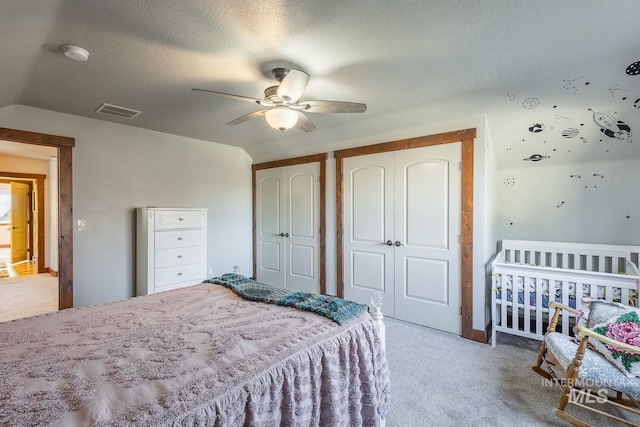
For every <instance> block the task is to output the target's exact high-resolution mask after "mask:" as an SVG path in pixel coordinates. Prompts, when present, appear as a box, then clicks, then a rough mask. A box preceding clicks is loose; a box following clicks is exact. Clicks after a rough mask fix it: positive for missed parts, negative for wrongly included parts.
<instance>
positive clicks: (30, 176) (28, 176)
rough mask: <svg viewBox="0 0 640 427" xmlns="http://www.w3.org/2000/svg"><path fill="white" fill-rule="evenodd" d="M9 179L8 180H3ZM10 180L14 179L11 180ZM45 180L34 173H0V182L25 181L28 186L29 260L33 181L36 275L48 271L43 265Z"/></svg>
mask: <svg viewBox="0 0 640 427" xmlns="http://www.w3.org/2000/svg"><path fill="white" fill-rule="evenodd" d="M3 178H9V179H3ZM11 178H16V179H14V180H12V179H11ZM46 178H47V176H46V175H42V174H34V173H14V172H0V182H4V181H7V182H11V181H13V182H25V181H27V182H26V183H27V185H29V193H30V194H29V206H30V208H31V209H32V210H31V212H29V218H30V221H29V225H28V227H29V249H30V253H29V255H30V257H29V260H31V259H32V258H33V218H31V214H32V213H33V205H32V204H33V198H32V197H31V192H32V191H33V181H35V185H36V195H37V196H38V198H37V199H36V209H37V210H38V217H37V218H36V221H37V222H38V266H37V270H38V273H46V272H47V271H48V270H47V268H46V266H45V265H44V258H45V253H46V249H45V244H44V238H45V233H44V208H45V205H44V180H45V179H46Z"/></svg>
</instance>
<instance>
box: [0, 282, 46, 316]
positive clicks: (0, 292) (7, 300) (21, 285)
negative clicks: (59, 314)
mask: <svg viewBox="0 0 640 427" xmlns="http://www.w3.org/2000/svg"><path fill="white" fill-rule="evenodd" d="M0 299H1V300H2V304H0V322H6V321H7V320H13V319H19V318H22V317H28V316H35V315H37V314H44V313H50V312H52V311H58V278H57V277H53V276H51V275H50V274H47V273H42V274H37V275H32V276H22V277H7V278H3V279H0Z"/></svg>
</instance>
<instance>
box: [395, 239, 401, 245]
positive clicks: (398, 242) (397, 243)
mask: <svg viewBox="0 0 640 427" xmlns="http://www.w3.org/2000/svg"><path fill="white" fill-rule="evenodd" d="M394 244H395V245H396V246H402V243H400V241H399V240H396V243H394Z"/></svg>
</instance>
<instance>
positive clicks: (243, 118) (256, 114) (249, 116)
mask: <svg viewBox="0 0 640 427" xmlns="http://www.w3.org/2000/svg"><path fill="white" fill-rule="evenodd" d="M269 110H270V108H267V109H265V110H258V111H254V112H253V113H249V114H245V115H244V116H241V117H238V118H237V119H235V120H231V121H230V122H229V123H227V124H228V125H237V124H240V123H242V122H246V121H247V120H251V119H253V118H256V117H260V116H264V113H266V112H267V111H269Z"/></svg>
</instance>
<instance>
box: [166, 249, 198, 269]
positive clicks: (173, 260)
mask: <svg viewBox="0 0 640 427" xmlns="http://www.w3.org/2000/svg"><path fill="white" fill-rule="evenodd" d="M203 255H204V254H203V253H202V247H201V246H189V247H186V248H172V249H158V250H156V253H155V263H156V264H155V267H156V268H162V267H171V266H174V265H184V264H196V263H201V262H203V261H204V259H203Z"/></svg>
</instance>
